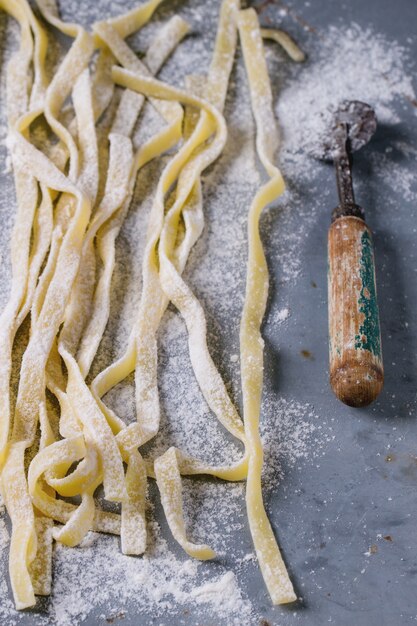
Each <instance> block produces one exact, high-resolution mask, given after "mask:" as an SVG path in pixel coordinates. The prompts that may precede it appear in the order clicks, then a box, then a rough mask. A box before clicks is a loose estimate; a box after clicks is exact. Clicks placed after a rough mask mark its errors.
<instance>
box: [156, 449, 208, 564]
mask: <svg viewBox="0 0 417 626" xmlns="http://www.w3.org/2000/svg"><path fill="white" fill-rule="evenodd" d="M154 466H155V476H156V482H157V484H158V487H159V492H160V494H161V502H162V506H163V507H164V511H165V515H166V517H167V522H168V525H169V527H170V529H171V532H172V534H173V535H174V538H175V539H176V540H177V541H178V543H179V544H180V546H181V547H182V548H183V549H184V550H185V552H186V553H187V554H189V555H190V556H192V557H194V558H196V559H201V560H202V561H205V560H207V559H213V558H214V557H215V556H216V553H215V552H214V551H213V550H212V549H211V548H209V546H207V545H204V544H195V543H192V542H191V541H189V540H188V539H187V537H186V533H185V525H184V516H183V512H182V487H181V474H180V473H179V471H178V463H177V459H176V451H175V448H169V449H168V450H167V451H166V452H165V453H164V454H163V455H161V456H160V457H158V458H157V459H156V460H155V464H154Z"/></svg>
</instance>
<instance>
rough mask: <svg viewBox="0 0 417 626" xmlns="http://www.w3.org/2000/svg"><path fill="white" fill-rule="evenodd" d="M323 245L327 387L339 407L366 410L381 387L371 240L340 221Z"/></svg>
mask: <svg viewBox="0 0 417 626" xmlns="http://www.w3.org/2000/svg"><path fill="white" fill-rule="evenodd" d="M328 244H329V247H328V255H329V277H328V290H329V335H330V337H329V339H330V341H329V349H330V384H331V386H332V388H333V391H334V392H335V394H336V396H337V397H338V398H339V399H340V400H341V401H342V402H344V403H345V404H348V405H349V406H356V407H359V406H366V405H367V404H370V403H371V402H373V400H375V398H376V397H377V395H378V394H379V393H380V391H381V389H382V386H383V382H384V369H383V364H382V351H381V334H380V328H379V314H378V303H377V298H376V283H375V263H374V251H373V245H372V234H371V231H370V230H369V228H368V227H367V225H366V224H365V222H364V221H363V220H362V219H360V218H358V217H352V216H343V217H339V218H337V219H336V220H335V221H334V222H333V223H332V225H331V226H330V229H329V240H328Z"/></svg>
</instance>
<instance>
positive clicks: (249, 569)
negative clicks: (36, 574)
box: [0, 0, 417, 626]
mask: <svg viewBox="0 0 417 626" xmlns="http://www.w3.org/2000/svg"><path fill="white" fill-rule="evenodd" d="M127 4H128V5H129V6H127ZM190 4H191V3H190ZM98 5H99V7H100V9H103V13H104V12H107V11H108V10H110V11H111V14H112V15H116V14H118V13H120V12H122V11H125V10H126V9H128V8H131V6H133V2H130V3H126V2H125V1H124V0H113V2H111V3H109V2H107V1H104V0H102V1H100V2H99V3H98ZM176 6H177V8H178V6H179V13H180V15H181V16H183V17H185V18H186V19H188V20H189V21H190V23H191V26H192V30H193V32H194V33H195V35H194V36H193V37H189V38H188V39H187V40H186V41H185V42H184V44H181V45H180V47H179V49H178V50H177V51H176V52H175V54H174V55H173V58H172V59H171V60H170V61H169V62H168V63H167V65H166V67H165V68H164V69H163V71H162V73H161V76H162V78H163V79H165V80H167V81H168V82H169V83H171V84H178V85H181V84H183V81H184V77H185V76H186V75H187V74H189V73H204V72H207V67H208V63H209V60H210V55H211V50H212V44H213V32H214V31H213V29H214V28H215V24H216V19H217V8H218V6H217V3H214V2H210V3H206V4H205V5H203V3H200V4H198V3H197V4H196V5H194V4H193V6H191V7H190V6H186V5H184V7H182V5H176ZM167 7H168V8H167V9H164V13H163V14H162V17H161V16H160V15H159V14H157V17H156V19H155V20H153V21H152V23H151V24H150V25H149V26H148V27H146V28H145V29H144V31H143V33H140V36H138V37H136V38H133V42H134V45H135V46H136V47H137V49H140V50H142V51H143V50H144V49H146V45H147V43H148V42H149V41H150V39H151V37H152V36H153V34H154V32H155V29H156V28H157V27H158V26H160V24H161V22H162V21H163V20H164V19H165V18H166V17H167V16H168V15H169V11H170V9H169V3H167ZM62 8H63V12H64V17H65V18H66V19H76V20H79V21H81V22H83V23H84V24H85V25H87V24H91V23H92V21H94V18H95V17H96V16H97V14H98V13H99V12H101V11H99V10H98V8H97V5H94V3H87V2H84V3H80V2H79V1H78V0H77V1H76V0H69V1H68V2H65V3H64V2H63V3H62ZM206 20H207V22H206ZM0 27H1V28H3V30H4V22H1V23H0ZM11 29H12V30H8V36H7V39H3V37H2V35H3V32H1V33H0V38H1V41H7V48H6V50H7V55H6V57H8V56H9V49H10V48H11V47H12V46H13V45H15V41H16V38H15V34H16V28H15V26H12V27H11ZM299 43H300V44H301V45H302V43H303V42H299ZM336 43H337V45H336ZM306 52H307V53H308V57H309V60H308V62H307V63H306V64H305V65H304V66H298V65H297V66H296V65H292V64H291V63H290V62H289V61H288V60H287V59H285V62H284V60H283V59H284V57H283V55H282V53H281V52H280V51H279V49H278V48H277V47H276V44H271V43H268V44H267V58H268V62H269V66H270V71H271V74H272V75H274V76H282V86H281V88H280V92H279V97H278V99H277V104H276V112H277V115H278V119H279V123H280V128H281V133H282V145H281V149H280V151H279V154H278V155H277V159H278V161H279V163H280V166H281V168H282V170H283V173H284V176H285V178H286V180H287V191H286V193H285V194H284V197H283V198H282V199H280V200H279V202H278V203H276V205H274V206H273V207H271V208H270V209H268V210H267V211H266V213H265V216H264V218H263V223H262V228H263V236H264V240H265V244H266V252H267V255H268V258H269V259H273V267H274V276H273V278H274V280H276V281H277V283H287V284H289V285H293V284H294V282H295V281H296V280H297V278H298V277H299V275H300V274H301V273H302V269H303V268H302V252H303V246H304V245H305V240H306V236H307V233H308V230H309V229H310V228H311V227H312V225H313V224H314V222H315V220H316V219H317V214H318V211H321V210H323V207H322V205H321V203H320V201H317V200H315V201H311V202H309V203H308V206H307V205H306V196H305V189H306V187H308V189H309V192H310V194H311V196H312V197H317V195H318V194H317V192H318V189H317V187H316V183H315V178H316V175H317V172H318V168H320V167H322V166H321V165H320V164H318V163H316V161H314V159H312V158H311V157H310V156H309V151H310V149H311V146H312V144H313V143H314V142H315V141H316V139H317V137H318V136H319V135H320V133H321V132H322V131H323V129H324V127H325V124H326V123H327V121H328V116H329V111H330V109H331V108H332V107H334V106H335V105H336V104H337V103H338V102H339V100H340V99H344V98H347V97H349V98H350V97H352V96H354V97H355V99H362V100H365V101H367V102H369V103H370V104H371V105H372V106H374V107H375V110H376V113H377V116H378V118H379V121H380V122H381V123H384V124H389V125H396V124H398V123H399V122H400V118H399V116H398V112H397V111H398V106H397V105H398V102H399V101H403V102H404V103H407V101H408V100H409V99H413V98H415V94H414V92H413V89H412V84H411V77H410V75H409V73H408V70H407V67H408V65H409V62H408V61H409V60H408V55H407V50H406V49H405V48H404V47H402V46H400V45H399V44H398V43H397V42H395V41H390V40H388V39H386V38H385V37H384V36H382V35H380V34H379V33H376V32H373V31H372V30H371V29H362V28H361V27H360V26H358V25H355V24H353V25H351V26H350V27H348V28H345V27H343V28H341V27H336V26H333V27H331V28H330V29H329V30H328V31H327V32H324V33H322V37H321V39H320V40H316V41H314V42H311V49H308V50H306ZM364 58H367V59H369V61H370V62H369V63H367V64H363V59H364ZM5 60H6V59H5V58H3V59H2V62H3V68H2V73H1V76H2V78H1V80H2V82H1V87H2V89H0V105H1V107H2V111H1V118H0V119H1V122H0V157H1V162H0V172H1V174H2V179H1V181H2V185H1V187H0V208H1V209H2V212H3V213H2V214H4V215H5V216H6V217H5V221H4V223H3V230H2V232H1V243H2V248H4V247H5V246H6V245H8V241H9V238H10V229H11V225H12V221H13V209H12V203H10V193H11V192H10V190H11V188H12V185H11V181H10V175H9V174H7V177H6V172H7V170H8V161H7V160H6V158H7V157H6V151H5V148H4V141H5V138H6V125H5V110H4V106H5V103H4V92H5V89H4V61H5ZM347 61H348V63H347ZM358 68H361V71H360V72H358ZM226 119H227V123H228V132H229V137H228V142H227V145H226V148H225V151H224V154H223V155H222V157H221V158H220V159H219V160H218V162H217V163H216V164H215V165H214V166H213V167H212V168H210V171H209V172H207V173H206V174H205V175H204V177H203V193H204V202H205V214H206V228H205V231H204V234H203V236H202V238H201V239H200V240H199V242H198V243H197V245H196V246H195V249H194V250H193V252H192V254H191V256H190V260H189V263H188V266H187V269H186V272H185V278H186V280H187V282H188V283H189V284H190V285H191V286H192V288H193V289H194V291H195V293H196V294H197V295H198V297H199V298H200V299H201V301H202V303H203V305H204V307H205V309H206V311H207V315H208V334H209V345H210V349H211V351H212V354H213V358H214V359H215V361H216V364H218V365H219V367H220V368H221V369H222V372H223V373H224V374H225V378H226V380H227V384H228V388H229V390H230V393H231V395H232V397H233V398H234V399H235V400H236V402H237V403H238V404H239V403H240V392H239V389H240V380H239V376H240V372H239V356H238V355H239V344H238V332H239V330H238V329H239V317H240V312H241V307H242V302H243V295H244V285H245V263H246V215H247V210H248V207H249V204H250V200H251V198H252V197H253V195H254V193H255V192H256V190H257V188H258V186H259V184H260V181H261V175H260V173H259V172H260V168H259V167H258V164H257V161H256V156H255V146H254V125H253V121H252V117H251V110H250V103H249V98H248V92H247V84H246V76H245V72H244V68H243V65H242V59H241V58H239V62H238V66H237V67H236V69H235V71H234V75H233V80H232V83H231V89H230V95H229V98H228V102H227V107H226ZM159 124H160V122H159V119H158V118H157V116H156V115H153V114H152V113H150V111H149V109H147V110H146V111H145V113H144V116H143V118H142V120H141V124H140V125H139V126H138V129H137V133H136V138H135V141H136V142H137V143H139V142H140V141H141V137H143V136H144V135H143V134H141V133H144V132H146V133H147V134H151V133H153V132H155V131H156V130H158V129H159V128H160V126H159ZM144 126H146V131H144V130H143V127H144ZM392 151H393V152H390V151H389V150H387V152H386V154H385V155H384V156H383V157H382V158H381V155H378V156H372V155H371V157H370V158H371V159H373V166H374V175H375V183H374V184H376V185H377V184H378V181H381V180H382V179H386V177H387V172H389V173H390V179H389V183H388V184H389V185H392V188H395V189H397V191H398V192H399V193H401V194H404V197H406V198H407V199H412V198H415V197H416V191H417V190H416V182H415V176H414V173H412V171H411V169H404V168H403V167H401V166H400V165H398V164H396V163H395V162H393V160H392V156H393V154H394V155H395V154H397V153H400V154H406V155H408V157H409V158H410V159H411V162H412V163H414V164H415V162H416V160H417V150H416V149H415V148H414V147H413V146H411V145H410V144H409V143H408V142H407V139H406V138H405V139H404V140H402V141H396V142H395V143H394V144H393V146H392ZM162 164H163V160H161V162H159V163H156V164H150V165H149V166H148V168H147V170H146V172H145V173H144V174H143V175H142V174H141V175H140V176H139V180H138V184H137V188H136V192H135V198H134V201H133V204H132V207H131V211H130V213H129V215H128V217H127V220H126V223H125V225H124V227H123V230H122V233H121V235H120V238H119V242H118V248H117V268H116V273H115V277H114V289H113V293H112V317H111V320H110V322H109V325H108V328H107V331H106V334H105V336H104V339H103V342H102V345H101V349H100V352H99V354H98V358H97V361H96V363H95V366H94V367H95V371H99V370H100V369H101V368H102V367H103V366H104V365H107V364H108V363H109V362H110V361H111V360H112V359H113V358H114V357H115V356H117V355H119V354H120V353H121V352H122V351H123V349H124V347H125V345H126V340H127V337H128V335H129V332H130V329H131V325H132V323H133V320H134V316H135V310H136V308H137V302H138V299H139V294H140V271H141V269H140V264H141V256H142V252H143V244H144V233H145V230H146V220H147V215H148V211H149V208H150V205H151V202H152V197H153V192H154V189H155V181H156V180H157V179H158V174H159V172H160V170H161V167H162ZM6 180H7V184H6V182H5V181H6ZM271 266H272V264H271ZM9 280H10V276H9V266H8V264H7V263H6V264H2V265H1V267H0V287H1V302H5V300H6V297H7V293H8V284H9ZM280 307H281V308H279V307H278V308H276V309H274V308H272V309H271V311H270V313H269V317H268V318H267V320H266V323H267V324H270V325H272V326H273V327H275V329H276V332H277V333H281V332H286V331H287V329H288V328H290V327H291V323H292V315H291V313H292V303H291V300H289V302H288V303H285V306H283V304H281V305H280ZM159 345H160V357H159V362H160V390H161V398H162V413H163V415H162V425H161V429H160V431H159V433H158V435H157V437H155V439H154V440H153V441H152V442H151V443H150V444H149V445H148V447H147V449H146V454H148V455H149V456H154V455H157V454H160V453H161V452H163V451H165V450H166V449H167V447H168V446H170V445H175V446H178V447H180V448H181V449H182V450H184V451H186V452H188V453H189V454H193V455H195V456H198V457H199V458H201V459H203V460H207V461H208V460H209V461H210V462H211V463H213V462H216V463H225V462H228V463H229V462H232V461H235V460H238V459H239V458H240V455H241V454H242V449H241V447H240V446H239V445H238V444H236V442H235V441H233V440H232V438H231V437H230V436H229V435H228V433H227V432H225V430H224V429H223V428H222V426H221V425H219V424H218V423H217V422H216V420H215V419H214V417H213V415H212V414H211V413H210V411H209V409H208V407H207V405H206V403H205V401H204V399H203V398H202V396H201V393H200V391H199V388H198V386H197V384H196V382H195V380H194V377H193V375H192V368H191V364H190V362H189V356H188V347H187V335H186V331H185V327H184V324H183V321H182V320H181V319H180V318H179V316H178V314H177V313H176V311H175V310H174V309H172V308H170V309H168V311H167V314H166V315H165V318H164V321H163V324H162V326H161V329H160V332H159ZM268 367H269V364H268V363H266V368H268ZM296 398H297V389H294V393H293V396H292V397H283V396H281V395H280V394H279V393H277V392H276V390H274V389H271V388H270V387H269V386H268V385H267V386H266V388H265V391H264V398H263V407H262V419H261V433H262V439H263V443H264V448H265V467H264V487H265V494H266V497H269V495H271V494H273V493H275V492H276V491H277V490H279V488H280V484H282V481H285V477H286V475H288V473H289V472H298V471H302V470H303V468H305V467H307V466H308V464H309V463H311V462H312V461H313V460H314V459H315V458H317V457H318V456H320V455H322V454H323V453H324V452H325V450H326V446H327V445H328V444H329V443H330V442H331V441H332V440H333V439H334V438H335V435H334V434H333V432H332V429H331V427H329V426H328V425H326V424H325V423H324V422H323V420H322V419H321V417H320V416H319V415H318V414H317V412H316V410H315V409H314V408H313V407H312V406H310V405H308V404H303V403H300V402H298V401H297V399H296ZM106 401H108V403H109V405H110V406H111V407H112V408H113V409H115V410H116V411H117V412H118V413H119V414H120V415H121V416H123V417H124V418H126V420H127V421H131V420H133V419H134V397H133V381H132V380H131V379H128V380H126V381H124V382H123V383H121V384H120V385H118V386H117V387H116V388H115V389H113V390H112V391H111V392H110V393H109V394H108V396H107V398H106ZM183 482H184V503H185V516H186V522H187V528H188V530H189V533H190V537H191V538H192V539H193V540H196V541H204V542H205V543H207V544H209V545H210V546H211V547H212V548H213V549H214V550H216V552H217V554H218V555H219V556H218V559H217V560H216V561H215V562H213V563H207V562H206V563H200V562H197V561H192V560H191V559H189V558H188V557H187V556H186V555H185V553H183V552H182V551H181V550H180V549H179V548H178V546H176V545H175V543H174V541H173V540H172V538H171V536H170V534H169V530H168V528H167V526H166V523H165V522H164V521H163V516H162V513H161V511H160V508H159V504H158V499H157V497H156V489H155V488H154V485H153V484H151V486H150V493H149V494H148V498H149V501H148V513H149V534H150V537H149V548H148V550H147V552H146V554H145V555H144V556H143V557H139V558H137V557H126V556H124V555H122V554H121V553H120V546H119V539H118V538H115V537H111V536H105V535H98V534H94V533H90V534H89V535H88V536H87V538H86V539H85V540H84V542H83V543H82V545H81V546H80V547H78V548H75V549H74V548H66V547H65V546H62V545H60V544H57V545H56V546H55V555H54V584H53V593H52V596H51V598H50V599H43V600H41V601H40V602H39V604H40V607H39V613H37V615H36V621H37V623H38V624H40V625H42V626H43V625H45V626H46V625H47V624H55V625H56V626H75V625H76V624H79V623H81V622H82V621H83V620H85V619H87V618H90V619H91V620H93V621H94V622H95V623H98V624H106V623H111V622H116V623H117V622H118V620H122V619H123V617H124V616H125V614H126V607H127V606H128V607H129V611H132V610H134V611H136V612H137V614H138V615H140V616H141V619H142V621H141V622H140V623H142V624H144V626H145V624H146V625H147V624H151V623H152V624H158V625H160V626H162V625H164V624H166V625H168V624H169V623H170V616H173V615H179V614H180V615H183V616H184V620H185V622H184V623H200V621H201V623H204V620H205V618H206V616H207V615H209V616H210V617H211V619H212V621H213V622H215V623H217V624H219V625H224V626H234V625H235V624H236V626H240V625H241V624H245V625H248V626H252V625H253V626H257V625H258V624H259V623H260V620H261V619H262V617H263V616H262V614H261V613H260V611H259V608H258V607H257V606H256V604H255V602H252V601H251V599H250V598H249V596H248V593H247V588H246V586H245V581H247V580H249V579H257V578H260V574H259V570H258V566H257V564H256V560H255V558H254V555H253V552H252V547H251V543H250V538H249V537H248V530H247V527H246V524H247V522H246V513H245V503H244V485H243V484H241V483H223V482H221V481H214V480H205V479H188V478H186V479H184V481H183ZM278 519H279V516H278ZM159 522H160V523H159ZM280 539H281V541H282V544H283V546H282V547H283V549H284V553H285V533H281V536H280ZM8 542H9V533H8V530H7V526H6V516H5V511H4V507H3V506H1V505H0V565H1V569H2V571H4V572H6V571H7V554H8ZM0 596H1V602H0V621H1V622H2V623H5V624H8V626H9V625H10V626H13V625H14V624H19V623H20V622H21V621H23V620H24V619H25V616H24V615H22V614H21V613H18V612H16V611H15V609H14V608H13V603H12V601H11V599H10V588H9V587H8V582H7V579H6V578H5V577H4V576H2V577H1V582H0ZM187 615H188V616H189V615H192V620H193V622H190V621H187ZM138 619H139V618H138ZM188 619H189V618H188Z"/></svg>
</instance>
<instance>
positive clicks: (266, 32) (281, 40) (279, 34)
mask: <svg viewBox="0 0 417 626" xmlns="http://www.w3.org/2000/svg"><path fill="white" fill-rule="evenodd" d="M261 36H262V37H263V38H264V39H272V40H273V41H276V42H277V43H278V44H279V45H280V46H281V48H283V49H284V50H285V52H286V53H287V54H288V56H289V57H290V58H291V59H292V60H293V61H296V62H297V63H302V62H303V61H305V59H306V55H305V54H304V52H303V51H302V50H301V49H300V47H299V46H298V45H297V43H296V42H295V41H294V39H292V37H290V36H289V34H288V33H286V32H285V30H279V29H277V28H261Z"/></svg>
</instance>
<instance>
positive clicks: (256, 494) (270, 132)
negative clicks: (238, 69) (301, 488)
mask: <svg viewBox="0 0 417 626" xmlns="http://www.w3.org/2000/svg"><path fill="white" fill-rule="evenodd" d="M238 27H239V34H240V40H241V44H242V50H243V57H244V61H245V66H246V72H247V75H248V80H249V88H250V94H251V101H252V110H253V115H254V118H255V122H256V148H257V152H258V156H259V159H260V160H261V162H262V165H263V166H264V168H265V170H266V172H267V174H268V176H269V178H270V180H269V181H268V182H267V183H266V184H264V185H263V186H262V187H261V189H260V190H259V191H258V192H257V194H256V196H255V198H254V200H253V201H252V204H251V207H250V209H249V216H248V247H249V252H248V265H247V279H246V295H245V302H244V306H243V312H242V319H241V326H240V354H241V378H242V395H243V416H244V424H245V433H246V438H247V446H248V450H249V465H248V476H247V480H246V504H247V512H248V519H249V527H250V530H251V533H252V538H253V542H254V545H255V550H256V554H257V557H258V562H259V565H260V568H261V571H262V574H263V577H264V580H265V584H266V586H267V588H268V591H269V593H270V595H271V599H272V602H273V603H274V604H285V603H287V602H293V601H294V600H296V599H297V597H296V595H295V593H294V589H293V586H292V584H291V581H290V579H289V576H288V573H287V570H286V567H285V564H284V561H283V559H282V557H281V554H280V551H279V548H278V544H277V542H276V540H275V537H274V533H273V531H272V528H271V524H270V523H269V520H268V517H267V515H266V512H265V509H264V505H263V501H262V485H261V473H262V462H263V450H262V443H261V438H260V434H259V416H260V410H261V398H262V382H263V381H262V379H263V345H264V342H263V339H262V336H261V331H260V327H261V323H262V319H263V316H264V313H265V307H266V301H267V297H268V268H267V264H266V260H265V255H264V252H263V248H262V241H261V238H260V234H259V219H260V215H261V212H262V209H263V208H264V207H265V206H266V205H267V204H268V203H269V202H272V201H273V200H275V198H277V197H278V196H279V195H281V194H282V192H283V191H284V181H283V178H282V176H281V173H280V171H279V169H278V168H277V167H276V166H275V165H274V164H273V156H274V152H275V150H276V149H277V147H278V129H277V126H276V122H275V118H274V113H273V109H272V94H271V88H270V83H269V77H268V71H267V68H266V62H265V56H264V53H263V49H262V37H261V32H260V28H259V23H258V18H257V16H256V13H255V11H254V10H253V9H247V10H245V11H241V12H240V13H239V17H238Z"/></svg>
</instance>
